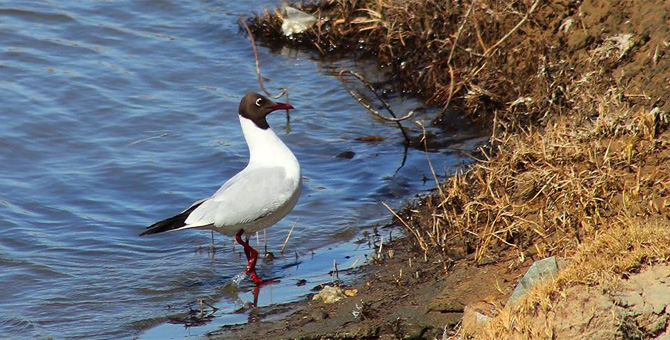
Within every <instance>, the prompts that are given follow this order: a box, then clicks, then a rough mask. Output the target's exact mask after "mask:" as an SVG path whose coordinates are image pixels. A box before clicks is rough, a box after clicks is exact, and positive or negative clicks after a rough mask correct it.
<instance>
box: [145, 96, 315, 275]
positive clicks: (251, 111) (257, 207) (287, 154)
mask: <svg viewBox="0 0 670 340" xmlns="http://www.w3.org/2000/svg"><path fill="white" fill-rule="evenodd" d="M280 109H293V106H291V105H289V104H284V103H275V102H273V101H272V100H270V99H268V98H266V97H264V96H262V95H260V94H258V93H253V92H250V93H247V94H246V95H245V96H244V98H242V101H241V102H240V107H239V109H238V113H239V118H240V125H241V126H242V133H243V134H244V138H245V139H246V141H247V146H248V147H249V164H248V165H247V167H246V168H244V170H242V171H240V172H239V173H238V174H237V175H235V176H233V177H232V178H231V179H229V180H228V181H227V182H226V183H224V184H223V186H221V188H219V190H217V191H216V193H215V194H214V195H212V196H211V197H208V198H205V199H202V200H199V201H197V202H195V203H193V205H191V206H190V207H189V208H188V209H186V210H184V211H183V212H182V213H180V214H179V215H176V216H173V217H170V218H168V219H165V220H162V221H160V222H156V223H154V224H152V225H151V226H149V227H147V229H146V230H145V231H144V232H143V233H142V234H140V236H145V235H152V234H157V233H162V232H166V231H173V230H183V229H211V230H215V231H218V232H220V233H222V234H225V235H229V236H233V235H235V239H236V240H237V243H239V244H241V245H242V247H244V253H245V254H246V256H247V260H248V261H249V262H248V264H247V270H246V274H247V275H249V276H251V279H252V280H253V281H254V283H256V284H260V283H263V280H261V279H260V278H259V277H258V275H256V269H255V268H256V259H257V258H258V252H257V251H256V250H255V249H254V248H252V247H251V246H250V245H249V238H248V235H250V234H251V233H254V232H256V231H258V230H262V229H265V228H267V227H270V226H271V225H273V224H275V223H277V222H278V221H279V220H281V219H282V218H283V217H284V216H286V214H288V213H289V212H290V211H291V210H292V209H293V207H294V206H295V205H296V203H297V202H298V197H299V196H300V189H301V186H302V177H301V175H300V164H299V163H298V160H297V159H296V158H295V156H294V155H293V153H292V152H291V150H289V148H288V147H287V146H286V145H285V144H284V143H283V142H282V141H281V139H279V137H277V135H276V134H275V133H274V132H273V131H272V129H270V125H268V122H267V120H266V116H267V115H268V114H269V113H270V112H272V111H275V110H280ZM245 233H246V234H247V238H246V240H245V241H243V240H242V234H245Z"/></svg>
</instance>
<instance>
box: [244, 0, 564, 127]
mask: <svg viewBox="0 0 670 340" xmlns="http://www.w3.org/2000/svg"><path fill="white" fill-rule="evenodd" d="M298 7H300V6H298ZM302 8H303V10H305V11H308V12H311V13H312V14H314V15H315V16H316V17H317V18H319V21H318V22H317V24H316V25H315V27H314V28H313V29H312V30H309V31H307V32H305V33H304V34H301V35H298V36H296V37H285V36H283V35H282V34H281V29H280V27H281V23H282V18H281V12H280V11H279V10H276V11H274V12H272V13H271V12H269V11H266V12H265V13H264V14H263V15H260V16H257V17H255V18H253V19H251V20H250V26H251V29H252V31H253V32H254V34H256V35H257V36H259V37H261V38H262V39H263V40H264V41H265V42H266V43H269V44H273V43H280V44H284V45H292V46H296V47H309V48H314V49H316V50H318V51H319V52H320V53H321V54H323V55H326V54H328V55H333V54H337V53H347V54H348V55H349V56H350V55H351V52H352V51H359V52H361V53H363V54H366V55H374V56H375V57H376V58H377V59H378V61H379V62H380V64H382V65H385V66H388V67H391V68H392V70H393V74H394V79H393V81H394V83H395V84H396V85H397V86H398V87H400V90H403V91H409V92H414V93H416V94H418V95H420V96H422V97H424V98H426V99H427V100H428V101H429V102H432V103H436V104H438V105H444V106H446V105H447V103H448V102H450V101H452V100H453V101H454V102H455V103H457V104H459V105H462V106H464V107H466V108H467V112H468V113H469V114H471V115H473V116H477V115H489V114H490V113H492V112H493V111H494V110H500V109H502V108H505V107H508V106H509V105H510V104H511V103H515V102H516V104H515V105H514V109H513V110H504V112H505V114H507V113H508V112H509V113H511V114H516V113H519V115H518V116H517V117H515V118H514V119H512V120H520V119H522V118H523V120H525V121H528V120H530V119H535V118H538V117H540V116H541V115H542V114H543V113H544V112H545V111H546V110H547V109H548V108H549V107H553V106H556V105H559V106H560V105H563V99H562V97H563V95H562V93H561V89H560V88H559V87H558V86H555V85H556V84H558V83H560V81H561V80H560V79H562V78H569V77H571V76H572V74H571V73H570V72H568V73H566V72H564V71H565V70H564V69H563V68H561V67H558V66H559V65H560V64H561V61H559V59H558V56H559V53H558V52H559V51H560V49H561V46H560V45H559V44H552V42H553V40H555V39H550V37H551V36H552V35H553V34H554V33H553V32H554V31H555V30H557V28H558V27H559V26H560V24H561V20H562V19H563V17H565V16H567V15H569V14H570V10H568V8H567V7H566V5H565V4H561V3H558V2H557V3H553V2H549V3H546V2H541V1H537V0H534V1H523V0H516V1H495V0H487V1H479V2H472V3H469V2H457V1H438V0H428V1H401V0H368V1H359V0H325V1H321V2H318V3H317V4H316V5H303V6H302ZM540 27H541V28H542V29H538V28H540ZM537 56H542V57H541V58H537ZM519 61H523V62H519ZM529 96H530V97H532V98H535V99H539V100H537V101H523V100H522V101H518V99H519V98H522V97H529ZM522 104H523V105H522ZM501 112H502V111H501ZM521 113H523V114H521Z"/></svg>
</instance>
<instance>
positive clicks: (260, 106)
mask: <svg viewBox="0 0 670 340" xmlns="http://www.w3.org/2000/svg"><path fill="white" fill-rule="evenodd" d="M292 108H293V106H291V105H289V104H284V103H275V102H273V101H272V100H270V99H268V98H267V97H265V96H262V95H260V94H258V93H255V92H249V93H247V94H246V95H244V97H243V98H242V101H240V108H239V109H238V111H237V112H238V113H239V114H240V116H242V117H244V118H247V119H249V120H251V121H252V122H254V124H256V126H258V127H259V128H261V129H263V130H265V129H268V128H270V125H268V121H267V120H265V117H266V116H267V115H268V114H269V113H270V112H272V111H275V110H281V109H285V110H287V109H292Z"/></svg>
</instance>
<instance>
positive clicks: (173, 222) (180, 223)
mask: <svg viewBox="0 0 670 340" xmlns="http://www.w3.org/2000/svg"><path fill="white" fill-rule="evenodd" d="M201 203H202V202H198V203H196V204H194V205H192V206H191V207H190V208H188V209H186V210H184V212H182V213H181V214H179V215H176V216H172V217H170V218H166V219H164V220H162V221H159V222H156V223H154V224H152V225H150V226H148V227H147V229H146V230H145V231H144V232H143V233H141V234H140V236H146V235H153V234H158V233H163V232H166V231H170V230H176V229H179V228H183V227H184V226H186V219H187V218H188V215H190V214H191V212H193V210H195V208H197V207H199V206H200V204H201Z"/></svg>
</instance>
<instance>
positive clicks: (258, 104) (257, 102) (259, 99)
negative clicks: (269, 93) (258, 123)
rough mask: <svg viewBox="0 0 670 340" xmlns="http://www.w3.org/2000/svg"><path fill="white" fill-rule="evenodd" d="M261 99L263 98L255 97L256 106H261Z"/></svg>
mask: <svg viewBox="0 0 670 340" xmlns="http://www.w3.org/2000/svg"><path fill="white" fill-rule="evenodd" d="M262 101H263V98H258V99H256V106H258V107H261V102H262Z"/></svg>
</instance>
